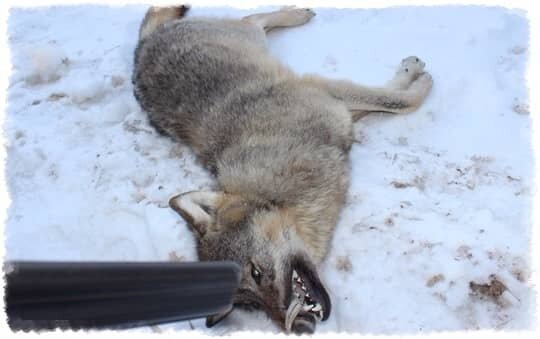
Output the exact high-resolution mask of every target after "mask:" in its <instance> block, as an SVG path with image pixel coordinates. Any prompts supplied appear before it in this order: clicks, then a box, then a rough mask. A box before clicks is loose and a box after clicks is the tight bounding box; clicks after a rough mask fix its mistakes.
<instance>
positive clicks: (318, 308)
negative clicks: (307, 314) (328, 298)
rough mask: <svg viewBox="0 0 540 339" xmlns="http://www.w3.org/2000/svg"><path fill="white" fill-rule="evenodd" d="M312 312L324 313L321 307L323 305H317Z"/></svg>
mask: <svg viewBox="0 0 540 339" xmlns="http://www.w3.org/2000/svg"><path fill="white" fill-rule="evenodd" d="M312 311H313V312H319V311H322V306H321V304H317V305H315V307H313V309H312Z"/></svg>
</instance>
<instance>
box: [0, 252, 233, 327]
mask: <svg viewBox="0 0 540 339" xmlns="http://www.w3.org/2000/svg"><path fill="white" fill-rule="evenodd" d="M4 271H5V273H6V288H5V292H6V293H5V303H6V313H7V316H8V323H9V326H10V327H11V329H12V330H43V329H54V328H62V329H66V328H70V329H90V328H113V329H116V328H129V327H135V326H143V325H154V324H160V323H167V322H173V321H179V320H188V319H193V318H199V317H205V316H208V315H212V314H217V313H221V312H224V311H226V310H227V309H230V308H231V307H232V296H233V294H234V292H235V291H236V289H237V288H238V284H239V279H240V270H239V267H238V265H236V264H235V263H233V262H191V263H164V262H144V263H143V262H128V263H126V262H30V261H11V262H7V263H5V265H4Z"/></svg>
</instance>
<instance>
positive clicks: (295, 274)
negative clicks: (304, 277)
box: [292, 271, 298, 280]
mask: <svg viewBox="0 0 540 339" xmlns="http://www.w3.org/2000/svg"><path fill="white" fill-rule="evenodd" d="M292 277H293V279H295V280H296V279H297V278H298V273H296V271H292Z"/></svg>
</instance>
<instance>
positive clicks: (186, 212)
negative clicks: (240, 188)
mask: <svg viewBox="0 0 540 339" xmlns="http://www.w3.org/2000/svg"><path fill="white" fill-rule="evenodd" d="M222 196H223V193H221V192H208V191H192V192H187V193H182V194H179V195H176V196H174V197H172V198H171V199H169V206H170V207H171V208H172V209H173V210H175V211H176V212H177V213H178V214H180V215H181V216H182V218H184V220H185V221H186V222H187V223H188V224H189V225H190V226H191V228H192V229H193V230H195V231H196V233H197V235H198V236H199V237H203V236H204V235H205V234H206V232H207V231H208V228H209V227H211V226H212V225H213V224H214V218H215V210H216V208H217V206H218V204H219V202H220V199H221V197H222Z"/></svg>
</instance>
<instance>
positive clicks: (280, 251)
mask: <svg viewBox="0 0 540 339" xmlns="http://www.w3.org/2000/svg"><path fill="white" fill-rule="evenodd" d="M169 204H170V206H171V207H172V208H173V209H174V210H175V211H177V212H178V213H179V214H180V215H182V216H183V217H184V218H185V219H186V220H188V221H189V225H190V226H191V229H192V230H193V231H194V233H195V235H196V238H197V242H198V246H197V248H198V255H199V258H200V259H201V260H232V261H235V262H237V263H238V264H239V265H240V267H241V268H242V278H241V282H240V287H239V289H238V292H237V294H236V295H235V297H234V300H233V302H234V305H235V306H239V307H245V308H248V309H262V310H264V311H265V312H266V313H267V314H268V316H269V317H271V318H272V319H273V320H274V321H276V322H277V323H278V324H279V325H280V326H281V327H282V328H283V329H285V330H292V331H294V332H296V333H312V332H313V331H314V330H315V321H316V319H318V320H326V319H327V318H328V316H329V315H330V311H331V304H330V298H329V296H328V293H327V292H326V289H325V288H324V286H323V284H322V282H321V281H320V279H319V276H318V275H317V271H316V268H315V264H314V263H313V262H312V261H311V259H310V255H309V253H306V252H305V250H304V245H303V242H302V241H301V239H300V238H299V237H298V235H297V234H296V233H295V231H294V227H293V224H292V223H293V222H294V219H293V217H292V216H291V215H289V213H290V212H289V211H287V209H285V208H283V207H279V206H272V205H268V204H265V203H264V202H262V201H260V202H257V201H253V200H249V199H246V198H242V197H239V196H235V195H230V194H224V193H215V192H190V193H184V194H181V195H178V196H175V197H173V198H171V200H170V202H169ZM299 298H302V299H304V300H305V301H306V302H305V305H303V304H298V305H299V306H297V307H296V308H294V307H293V308H290V307H291V304H294V303H295V302H296V300H298V299H299ZM293 306H294V305H293ZM288 310H289V312H288ZM229 312H230V310H229V311H227V312H225V313H223V314H218V315H215V316H213V317H210V318H208V319H207V326H213V325H214V324H216V323H217V322H219V321H220V320H221V319H223V318H224V317H225V316H226V315H227V314H228V313H229Z"/></svg>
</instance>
